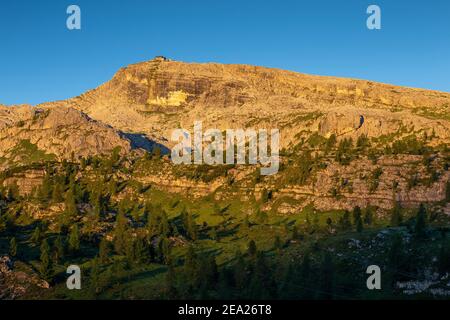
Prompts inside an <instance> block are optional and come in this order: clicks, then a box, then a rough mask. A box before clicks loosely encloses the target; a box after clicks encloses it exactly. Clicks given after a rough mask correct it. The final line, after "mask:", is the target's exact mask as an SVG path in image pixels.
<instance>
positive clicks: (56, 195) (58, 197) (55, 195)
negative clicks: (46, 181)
mask: <svg viewBox="0 0 450 320" xmlns="http://www.w3.org/2000/svg"><path fill="white" fill-rule="evenodd" d="M63 193H64V190H63V187H62V186H61V184H60V183H55V185H54V187H53V191H52V201H53V202H55V203H60V202H63V201H64V198H63Z"/></svg>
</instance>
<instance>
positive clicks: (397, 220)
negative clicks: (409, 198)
mask: <svg viewBox="0 0 450 320" xmlns="http://www.w3.org/2000/svg"><path fill="white" fill-rule="evenodd" d="M402 221H403V217H402V213H401V207H400V204H399V203H398V202H395V205H394V208H393V209H392V211H391V225H392V226H394V227H398V226H399V225H400V224H401V223H402Z"/></svg>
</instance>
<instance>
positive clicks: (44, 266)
mask: <svg viewBox="0 0 450 320" xmlns="http://www.w3.org/2000/svg"><path fill="white" fill-rule="evenodd" d="M40 250H41V255H40V260H41V265H40V273H41V276H42V278H44V279H45V280H47V281H49V280H51V278H52V265H51V260H50V246H49V245H48V242H47V239H44V240H43V241H42V244H41V247H40Z"/></svg>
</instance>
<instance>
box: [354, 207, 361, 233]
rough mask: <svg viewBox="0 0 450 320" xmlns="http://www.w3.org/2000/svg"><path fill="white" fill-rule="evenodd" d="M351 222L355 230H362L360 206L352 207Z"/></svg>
mask: <svg viewBox="0 0 450 320" xmlns="http://www.w3.org/2000/svg"><path fill="white" fill-rule="evenodd" d="M353 223H354V225H355V227H356V231H357V232H362V230H363V221H362V218H361V208H360V207H358V206H356V207H355V208H354V209H353Z"/></svg>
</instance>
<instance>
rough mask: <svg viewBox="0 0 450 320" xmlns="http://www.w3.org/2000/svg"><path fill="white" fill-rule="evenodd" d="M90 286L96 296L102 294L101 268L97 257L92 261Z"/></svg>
mask: <svg viewBox="0 0 450 320" xmlns="http://www.w3.org/2000/svg"><path fill="white" fill-rule="evenodd" d="M89 286H90V290H91V292H92V293H93V294H94V295H97V294H98V293H99V292H100V266H99V261H98V258H97V257H95V258H94V259H92V261H91V270H90V272H89Z"/></svg>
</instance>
